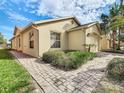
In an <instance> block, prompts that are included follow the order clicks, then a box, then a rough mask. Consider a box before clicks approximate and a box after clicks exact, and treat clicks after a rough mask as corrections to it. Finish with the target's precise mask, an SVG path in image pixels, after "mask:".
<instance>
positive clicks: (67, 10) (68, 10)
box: [37, 0, 116, 23]
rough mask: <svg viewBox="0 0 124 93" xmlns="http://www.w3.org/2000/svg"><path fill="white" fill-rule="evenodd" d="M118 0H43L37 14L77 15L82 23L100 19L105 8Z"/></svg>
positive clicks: (54, 15)
mask: <svg viewBox="0 0 124 93" xmlns="http://www.w3.org/2000/svg"><path fill="white" fill-rule="evenodd" d="M115 1H116V0H49V2H48V0H41V2H40V4H39V6H38V10H37V14H38V15H50V16H53V17H60V16H61V17H63V16H76V17H77V18H78V19H79V20H81V23H87V22H91V21H97V20H99V16H100V15H101V13H103V11H104V10H103V8H104V7H106V6H107V5H112V4H113V3H114V2H115Z"/></svg>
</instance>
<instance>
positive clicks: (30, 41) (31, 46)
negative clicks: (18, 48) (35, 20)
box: [29, 31, 34, 49]
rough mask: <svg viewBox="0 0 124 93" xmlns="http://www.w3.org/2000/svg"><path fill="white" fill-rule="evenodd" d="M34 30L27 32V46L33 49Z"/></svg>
mask: <svg viewBox="0 0 124 93" xmlns="http://www.w3.org/2000/svg"><path fill="white" fill-rule="evenodd" d="M33 37H34V32H33V31H32V32H30V33H29V48H31V49H33V48H34V38H33Z"/></svg>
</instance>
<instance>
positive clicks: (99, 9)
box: [0, 0, 119, 40]
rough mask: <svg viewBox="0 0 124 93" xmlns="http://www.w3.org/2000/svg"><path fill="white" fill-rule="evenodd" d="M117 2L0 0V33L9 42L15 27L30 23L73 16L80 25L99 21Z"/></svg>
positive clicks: (90, 0)
mask: <svg viewBox="0 0 124 93" xmlns="http://www.w3.org/2000/svg"><path fill="white" fill-rule="evenodd" d="M115 2H117V3H118V2H119V0H0V32H1V33H2V34H3V35H4V37H5V38H6V39H7V40H9V39H10V38H12V36H13V31H14V27H15V26H20V27H24V26H26V25H28V24H29V23H30V22H32V21H36V20H47V19H52V18H59V17H65V16H75V17H76V18H77V19H78V20H79V21H80V22H81V23H82V24H85V23H89V22H93V21H99V22H100V21H101V20H100V15H101V14H102V13H104V14H108V11H109V9H110V7H111V6H112V5H113V4H114V3H115Z"/></svg>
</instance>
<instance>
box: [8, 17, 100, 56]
mask: <svg viewBox="0 0 124 93" xmlns="http://www.w3.org/2000/svg"><path fill="white" fill-rule="evenodd" d="M100 33H101V29H100V25H99V23H98V22H92V23H88V24H84V25H81V23H80V22H79V21H78V20H77V19H76V18H75V17H65V18H58V19H50V20H46V21H35V22H31V23H30V24H29V25H27V26H26V27H23V28H21V27H15V29H14V34H13V37H12V39H11V40H10V41H11V45H12V49H14V50H17V51H22V52H23V53H26V54H29V55H31V56H34V57H39V56H40V57H41V56H42V55H43V53H44V52H47V51H52V50H82V51H87V49H88V47H87V45H93V46H92V47H91V51H92V52H98V51H99V50H101V45H100V40H101V35H100Z"/></svg>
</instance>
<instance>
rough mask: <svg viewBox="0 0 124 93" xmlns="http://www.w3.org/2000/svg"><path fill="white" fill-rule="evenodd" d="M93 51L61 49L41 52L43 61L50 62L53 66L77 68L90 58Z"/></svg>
mask: <svg viewBox="0 0 124 93" xmlns="http://www.w3.org/2000/svg"><path fill="white" fill-rule="evenodd" d="M94 56H95V53H90V52H81V51H75V52H71V51H69V52H65V51H64V52H63V51H49V52H46V53H44V54H43V61H44V62H47V63H51V64H52V65H53V66H56V67H58V68H62V69H64V70H70V69H77V68H78V67H80V66H81V65H82V64H84V63H86V62H87V60H89V59H92V58H93V57H94Z"/></svg>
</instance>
